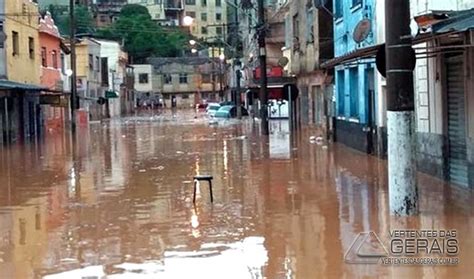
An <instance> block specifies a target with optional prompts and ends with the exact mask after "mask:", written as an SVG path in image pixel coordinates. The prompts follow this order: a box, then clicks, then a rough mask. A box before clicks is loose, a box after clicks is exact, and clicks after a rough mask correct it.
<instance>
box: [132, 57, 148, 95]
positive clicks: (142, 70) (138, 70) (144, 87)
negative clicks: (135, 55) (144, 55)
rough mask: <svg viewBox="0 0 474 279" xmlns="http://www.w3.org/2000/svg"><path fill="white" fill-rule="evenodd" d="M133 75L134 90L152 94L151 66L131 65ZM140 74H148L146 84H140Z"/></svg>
mask: <svg viewBox="0 0 474 279" xmlns="http://www.w3.org/2000/svg"><path fill="white" fill-rule="evenodd" d="M132 67H133V68H134V73H135V90H136V91H138V92H152V91H153V83H152V78H153V75H152V73H153V72H152V70H153V67H152V65H149V64H135V65H132ZM140 74H148V83H140V79H139V77H140Z"/></svg>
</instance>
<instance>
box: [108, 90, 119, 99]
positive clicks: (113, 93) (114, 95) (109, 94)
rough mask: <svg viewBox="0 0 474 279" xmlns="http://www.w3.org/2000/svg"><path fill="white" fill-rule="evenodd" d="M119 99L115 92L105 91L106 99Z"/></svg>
mask: <svg viewBox="0 0 474 279" xmlns="http://www.w3.org/2000/svg"><path fill="white" fill-rule="evenodd" d="M118 97H119V96H118V94H117V92H115V91H113V90H107V91H105V98H107V99H116V98H118Z"/></svg>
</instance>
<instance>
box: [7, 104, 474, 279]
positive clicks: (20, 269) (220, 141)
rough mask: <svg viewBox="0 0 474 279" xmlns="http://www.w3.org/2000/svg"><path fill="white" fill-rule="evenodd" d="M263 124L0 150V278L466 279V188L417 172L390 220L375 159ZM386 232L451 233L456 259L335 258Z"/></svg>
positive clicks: (149, 124) (164, 124)
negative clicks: (411, 195) (425, 262)
mask: <svg viewBox="0 0 474 279" xmlns="http://www.w3.org/2000/svg"><path fill="white" fill-rule="evenodd" d="M271 126H272V131H273V132H274V133H273V135H272V136H271V137H270V143H269V144H266V143H265V141H264V139H263V138H261V137H260V136H259V133H258V131H259V127H258V123H254V122H253V121H251V120H247V121H243V122H242V123H239V122H237V121H230V122H226V123H218V124H213V125H210V124H209V123H208V121H207V120H206V119H205V118H202V117H198V118H197V119H194V114H193V113H188V114H186V115H178V116H173V115H171V114H165V115H160V116H152V115H142V116H137V117H130V118H125V119H121V120H113V121H111V122H105V123H95V124H91V126H90V129H84V128H82V129H81V130H80V136H79V137H78V140H77V143H76V145H75V147H73V146H74V145H73V144H72V141H71V138H70V137H69V136H67V135H64V134H60V133H48V135H46V136H45V138H44V140H42V141H41V142H39V143H38V144H30V145H27V146H20V145H16V146H12V147H9V148H5V147H4V148H3V149H0V278H43V277H44V278H191V277H193V278H367V277H389V278H435V277H438V278H443V277H444V278H472V274H474V237H473V231H474V202H473V201H474V196H473V194H472V192H469V191H465V190H463V189H460V188H457V187H450V186H449V185H447V184H445V183H443V182H441V181H439V180H436V179H433V178H431V177H429V176H425V175H420V176H419V183H420V193H419V194H420V197H421V200H420V211H421V212H420V215H419V216H416V217H392V216H390V214H389V211H388V192H387V169H386V162H385V161H383V160H379V159H376V158H374V157H370V156H366V155H364V154H361V153H358V152H356V151H353V150H351V149H348V148H345V147H343V146H340V145H337V144H335V145H329V146H327V145H326V144H325V143H320V142H317V143H316V142H310V140H309V138H310V136H318V135H317V134H315V132H312V131H307V130H302V131H300V133H299V134H298V136H297V137H290V136H289V134H288V132H287V129H288V126H287V124H286V123H285V122H282V121H280V122H272V124H271ZM196 174H212V175H213V176H214V180H213V185H214V188H213V190H214V203H213V204H211V203H210V199H209V193H208V187H207V184H206V183H203V184H201V185H200V187H199V191H198V199H197V204H196V206H195V207H194V206H193V203H192V190H193V188H192V178H193V176H194V175H196ZM394 229H417V230H419V229H446V230H448V229H455V230H457V234H458V236H457V239H458V241H459V256H458V257H459V259H460V263H459V264H458V265H456V266H383V265H365V264H362V265H361V264H359V265H358V264H348V263H346V262H345V261H344V258H345V253H346V251H347V250H348V249H349V248H350V247H351V245H352V243H353V241H354V239H356V237H357V236H358V234H359V233H360V232H366V231H374V232H375V233H377V234H378V235H379V236H380V238H381V239H382V240H383V241H384V242H385V243H386V241H387V239H388V238H389V233H388V232H389V231H390V230H394Z"/></svg>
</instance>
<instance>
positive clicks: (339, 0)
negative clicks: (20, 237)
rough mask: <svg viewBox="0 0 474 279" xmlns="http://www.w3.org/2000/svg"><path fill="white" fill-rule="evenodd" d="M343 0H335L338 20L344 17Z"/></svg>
mask: <svg viewBox="0 0 474 279" xmlns="http://www.w3.org/2000/svg"><path fill="white" fill-rule="evenodd" d="M342 1H343V0H335V6H336V12H335V14H334V15H335V16H336V18H341V17H342V10H343V3H342Z"/></svg>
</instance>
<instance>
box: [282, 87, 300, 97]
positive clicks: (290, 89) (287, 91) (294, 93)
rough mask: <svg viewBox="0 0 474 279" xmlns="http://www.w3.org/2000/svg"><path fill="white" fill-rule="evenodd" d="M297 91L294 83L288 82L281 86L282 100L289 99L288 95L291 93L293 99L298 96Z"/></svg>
mask: <svg viewBox="0 0 474 279" xmlns="http://www.w3.org/2000/svg"><path fill="white" fill-rule="evenodd" d="M290 93H291V94H290ZM298 93H299V90H298V87H297V86H296V84H292V83H289V84H285V85H284V86H283V99H284V100H289V96H290V95H291V100H292V101H295V100H296V99H297V98H298Z"/></svg>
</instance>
